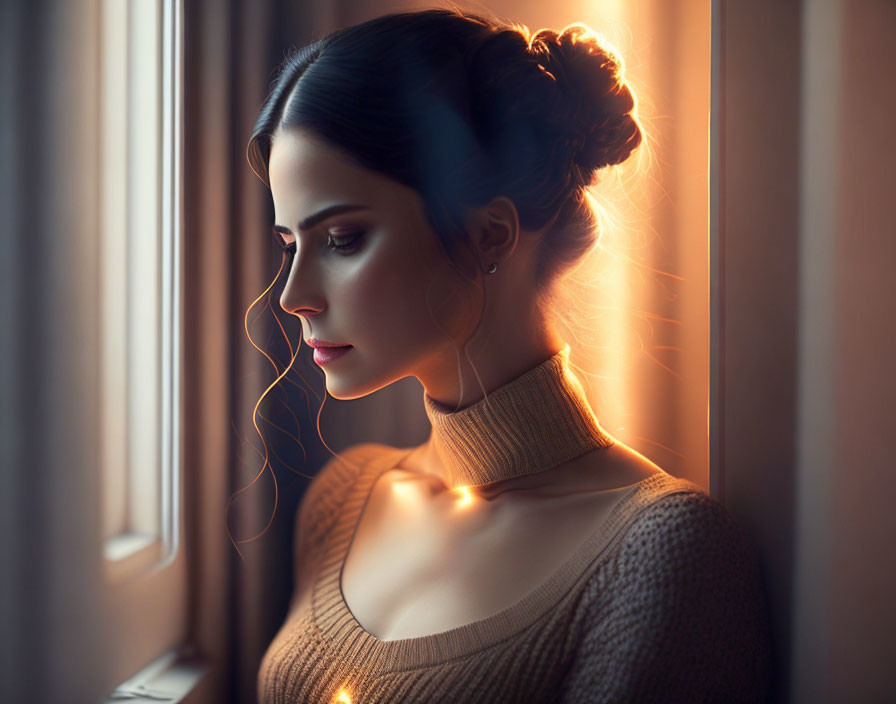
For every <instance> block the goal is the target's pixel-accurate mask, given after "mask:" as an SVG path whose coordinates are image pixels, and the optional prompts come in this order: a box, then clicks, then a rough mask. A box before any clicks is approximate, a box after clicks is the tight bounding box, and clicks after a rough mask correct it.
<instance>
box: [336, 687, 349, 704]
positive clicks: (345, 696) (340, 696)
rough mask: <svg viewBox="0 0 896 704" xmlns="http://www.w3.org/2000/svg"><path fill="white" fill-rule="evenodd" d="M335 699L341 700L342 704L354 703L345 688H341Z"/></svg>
mask: <svg viewBox="0 0 896 704" xmlns="http://www.w3.org/2000/svg"><path fill="white" fill-rule="evenodd" d="M333 701H334V702H340V704H342V703H344V704H352V698H351V697H350V696H349V694H348V692H346V691H345V690H344V689H340V690H339V694H337V695H336V698H335V699H334V700H333Z"/></svg>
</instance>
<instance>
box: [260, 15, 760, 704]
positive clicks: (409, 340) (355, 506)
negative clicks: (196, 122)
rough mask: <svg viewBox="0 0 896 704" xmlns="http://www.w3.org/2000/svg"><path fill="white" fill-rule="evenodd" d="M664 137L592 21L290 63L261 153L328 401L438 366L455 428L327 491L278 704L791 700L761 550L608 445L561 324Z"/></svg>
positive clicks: (301, 530) (306, 519) (286, 304)
mask: <svg viewBox="0 0 896 704" xmlns="http://www.w3.org/2000/svg"><path fill="white" fill-rule="evenodd" d="M641 141H642V133H641V128H640V126H639V123H638V119H637V116H636V111H635V100H634V97H633V95H632V93H631V91H630V89H629V88H628V87H627V86H626V85H625V83H624V81H623V78H622V75H621V64H620V60H619V59H618V57H616V56H615V55H614V54H613V53H612V52H611V51H610V50H609V49H607V48H606V47H603V46H602V45H601V44H600V42H599V41H598V40H597V38H596V37H595V36H593V35H592V34H591V33H590V32H588V31H587V28H585V27H583V26H580V25H576V26H572V27H569V28H567V29H566V30H565V31H564V32H563V33H562V34H558V33H556V32H552V31H550V30H542V31H540V32H538V33H536V34H535V35H534V36H530V35H529V32H528V30H527V29H526V28H525V27H519V26H501V25H500V24H499V23H497V22H495V21H492V20H486V19H484V18H481V17H477V16H473V15H469V14H465V13H462V12H459V11H455V10H430V11H424V12H413V13H401V14H392V15H388V16H384V17H380V18H377V19H374V20H372V21H369V22H365V23H363V24H360V25H357V26H353V27H349V28H347V29H343V30H341V31H338V32H336V33H334V34H331V35H329V36H327V37H325V38H323V39H321V40H319V41H317V42H315V43H313V44H311V45H310V46H307V47H305V48H303V49H301V50H300V51H298V52H296V53H294V54H293V55H292V56H290V57H289V58H287V59H286V61H285V62H284V65H283V67H282V70H281V72H280V74H279V76H278V77H277V79H276V81H275V83H274V86H273V89H272V91H271V94H270V95H269V97H268V98H267V100H266V102H265V104H264V106H263V107H262V109H261V112H260V115H259V118H258V121H257V124H256V126H255V129H254V131H253V134H252V138H251V141H250V145H249V156H250V162H251V163H252V166H253V169H254V170H255V171H256V173H257V174H258V175H259V176H260V177H261V178H262V179H263V180H264V181H265V182H266V183H267V184H268V185H269V186H270V188H271V193H272V197H273V201H274V210H275V227H274V231H275V237H276V238H277V240H278V242H279V243H280V244H281V245H282V246H283V247H284V248H285V249H286V250H287V254H286V255H285V257H286V263H287V264H288V266H289V276H288V280H287V282H286V284H285V287H284V289H283V293H282V296H281V300H280V303H281V306H282V307H283V308H284V310H285V311H287V312H288V313H291V314H293V315H296V316H298V317H300V319H301V323H302V329H303V334H304V338H305V340H306V341H307V342H308V343H309V344H311V345H313V346H315V347H316V349H315V352H314V358H315V361H317V362H318V363H319V364H320V365H321V366H322V368H323V370H324V373H325V375H326V384H327V390H328V391H329V393H330V394H332V395H333V396H335V397H336V398H340V399H350V398H357V397H360V396H364V395H366V394H369V393H371V392H373V391H376V390H377V389H380V388H382V387H384V386H386V385H388V384H390V383H392V382H394V381H396V380H398V379H402V378H404V377H407V376H411V375H413V376H415V377H416V378H417V379H419V380H420V382H421V384H422V385H423V387H424V403H425V409H426V413H427V415H428V417H429V419H430V421H431V423H432V434H431V436H430V438H429V440H428V441H427V442H425V443H424V444H423V445H421V446H420V447H417V448H411V449H403V448H392V447H387V446H384V445H380V444H364V445H359V446H355V447H352V448H350V449H349V450H348V451H346V452H344V453H343V454H342V455H341V456H338V457H335V458H334V459H333V460H331V461H330V462H329V463H328V464H327V465H326V466H325V467H324V468H323V469H322V470H321V471H320V473H319V474H318V475H317V476H316V477H315V479H314V480H313V481H312V483H311V485H310V486H309V488H308V490H307V492H306V494H305V496H304V497H303V500H302V503H301V506H300V509H299V514H298V521H297V523H298V532H297V541H298V544H297V564H296V570H297V582H296V589H295V593H294V597H293V600H292V603H291V605H290V610H289V615H288V617H287V619H286V622H285V623H284V624H283V626H282V628H281V629H280V631H279V632H278V633H277V635H276V637H275V639H274V640H273V642H272V643H271V645H270V647H269V648H268V651H267V652H266V653H265V656H264V659H263V661H262V664H261V669H260V672H259V678H258V693H259V700H260V701H261V702H263V703H265V704H273V703H274V702H334V701H346V702H347V701H351V702H448V701H451V702H465V703H468V702H654V701H656V702H659V701H662V702H673V701H688V702H695V701H725V702H735V701H760V700H762V699H764V698H765V696H766V692H767V682H768V635H767V623H766V614H765V606H764V602H763V596H762V590H761V587H760V581H759V572H758V564H757V562H756V558H755V555H754V553H753V552H752V550H751V548H750V545H749V542H748V540H747V538H746V537H745V535H744V533H743V531H742V530H741V529H740V528H739V527H738V526H736V525H735V524H734V523H733V522H732V520H731V518H730V516H729V514H728V513H727V511H726V510H725V509H724V508H723V507H722V506H721V504H719V503H717V502H715V501H714V500H712V499H711V498H710V497H709V496H707V495H706V494H705V493H704V492H703V491H702V490H701V489H699V487H697V486H696V485H694V484H691V483H690V482H687V481H684V480H680V479H677V478H675V477H672V476H671V475H669V474H667V473H666V472H664V471H663V470H662V469H660V468H659V467H657V466H656V465H655V464H653V463H652V462H650V461H649V460H647V459H646V458H644V457H643V456H641V455H640V454H638V453H637V452H635V451H634V450H632V449H630V448H627V447H626V446H625V445H623V444H622V443H621V442H619V441H617V440H615V439H614V438H612V437H611V436H609V435H608V434H607V433H606V432H605V431H604V430H603V429H602V428H601V426H600V424H599V423H598V421H597V418H596V417H595V415H594V413H593V411H592V409H591V408H590V406H589V405H588V401H587V399H586V397H585V394H584V391H583V388H582V386H581V384H580V383H579V381H578V379H577V378H576V377H575V375H574V374H573V373H572V371H571V370H570V367H569V351H570V348H569V345H568V344H566V343H565V342H564V341H563V340H562V338H561V337H560V336H559V334H558V333H557V331H556V328H555V324H554V321H553V320H552V318H551V316H550V315H549V313H548V309H549V305H548V302H549V301H550V300H551V296H552V293H553V292H554V291H556V287H557V286H558V284H559V282H560V281H561V279H562V275H563V274H564V273H565V272H567V271H568V270H569V269H570V268H571V267H572V266H574V265H575V264H576V263H577V262H578V261H579V259H580V258H581V257H582V256H583V255H584V254H586V253H587V252H588V251H589V250H590V249H591V248H592V247H593V246H594V244H595V241H596V238H597V234H598V233H597V228H596V223H595V219H594V218H595V215H594V213H593V211H592V209H591V208H590V207H589V201H588V199H587V197H586V188H587V187H588V186H589V185H590V184H591V183H592V181H593V180H594V178H595V177H596V175H597V173H598V172H599V171H600V170H601V169H603V168H604V167H606V166H610V165H613V164H618V163H621V162H622V161H624V160H625V159H626V158H628V157H629V156H630V154H631V153H632V152H633V151H634V150H635V148H636V147H638V145H639V144H640V143H641ZM328 347H336V348H337V349H330V350H327V348H328ZM396 422H398V419H396Z"/></svg>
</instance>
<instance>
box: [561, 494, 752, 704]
mask: <svg viewBox="0 0 896 704" xmlns="http://www.w3.org/2000/svg"><path fill="white" fill-rule="evenodd" d="M580 613H581V614H583V618H582V619H581V620H580V621H579V622H578V623H579V624H580V625H579V626H578V628H579V629H580V631H579V633H578V645H577V648H576V650H575V654H574V658H573V662H572V663H571V666H570V669H569V672H568V675H567V677H566V679H565V681H564V684H563V687H562V692H561V696H560V697H559V699H558V701H560V702H561V703H562V704H585V703H586V702H587V703H589V704H594V703H596V702H606V703H608V704H609V703H610V702H612V703H614V704H622V703H623V702H639V703H640V704H649V703H651V702H691V703H694V702H765V701H767V700H768V696H769V677H770V661H769V659H770V643H769V630H768V625H769V624H768V616H767V608H766V602H765V597H764V592H763V588H762V585H761V578H760V569H759V561H758V557H757V555H756V553H755V552H754V550H753V547H752V544H751V543H750V542H749V539H748V537H747V534H746V533H745V531H743V530H742V529H741V528H740V527H739V526H738V525H737V524H736V523H735V522H734V520H733V518H732V517H731V515H730V514H729V512H728V510H727V509H726V508H725V507H724V506H723V505H722V504H721V503H719V502H717V501H716V500H715V499H713V498H712V497H710V496H709V495H708V494H705V493H704V492H702V490H698V489H695V490H688V491H685V492H677V493H673V494H668V495H666V496H663V497H661V498H659V499H657V500H656V501H654V502H653V503H652V504H650V505H649V506H647V507H646V508H644V509H643V510H642V511H641V513H640V514H639V515H638V516H637V517H636V518H635V519H634V520H633V523H632V525H631V526H629V528H628V529H627V531H626V533H625V535H624V536H623V537H622V539H621V541H620V542H619V543H618V547H617V549H616V552H615V556H614V559H612V560H611V561H609V563H608V565H607V568H606V569H601V570H598V571H596V572H595V574H594V575H592V577H590V578H589V583H588V585H587V588H586V590H585V592H584V594H583V600H582V602H581V611H580Z"/></svg>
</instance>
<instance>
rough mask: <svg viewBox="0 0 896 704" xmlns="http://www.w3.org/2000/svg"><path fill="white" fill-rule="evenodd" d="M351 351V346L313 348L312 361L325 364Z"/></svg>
mask: <svg viewBox="0 0 896 704" xmlns="http://www.w3.org/2000/svg"><path fill="white" fill-rule="evenodd" d="M351 349H352V346H351V345H342V346H340V347H315V349H314V361H315V362H317V363H318V364H327V363H328V362H332V361H333V360H335V359H339V358H340V357H342V356H343V355H344V354H346V353H348V352H349V351H350V350H351Z"/></svg>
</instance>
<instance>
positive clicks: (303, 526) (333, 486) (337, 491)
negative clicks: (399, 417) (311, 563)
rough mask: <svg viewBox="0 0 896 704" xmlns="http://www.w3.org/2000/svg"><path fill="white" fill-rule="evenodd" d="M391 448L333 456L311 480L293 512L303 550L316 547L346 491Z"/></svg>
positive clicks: (361, 448)
mask: <svg viewBox="0 0 896 704" xmlns="http://www.w3.org/2000/svg"><path fill="white" fill-rule="evenodd" d="M389 449H390V448H388V446H386V445H381V444H379V443H361V444H358V445H352V446H351V447H349V448H348V449H346V450H343V451H342V452H338V453H336V454H335V455H334V456H333V457H331V458H330V459H329V460H327V462H326V463H325V464H324V465H323V467H321V468H320V469H319V470H318V472H317V474H315V475H314V477H313V478H312V479H311V481H310V482H309V484H308V488H306V489H305V493H304V494H303V495H302V498H301V501H300V502H299V508H298V510H297V512H296V530H297V532H298V540H299V541H300V543H301V544H302V547H303V548H308V547H310V545H311V544H314V543H317V542H319V541H320V539H321V538H322V537H323V536H324V535H325V534H326V532H327V531H328V530H329V528H330V525H331V524H332V522H333V521H334V520H335V519H336V517H337V516H338V515H339V511H340V510H341V508H342V504H343V501H344V499H345V497H346V495H347V494H348V491H349V490H350V489H351V487H352V486H354V485H355V483H356V482H357V481H358V479H359V477H360V476H361V474H362V473H363V471H364V469H365V468H366V467H367V466H369V464H370V462H371V461H373V460H374V459H375V458H376V457H379V456H380V455H381V454H382V453H383V452H384V451H388V450H389Z"/></svg>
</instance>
